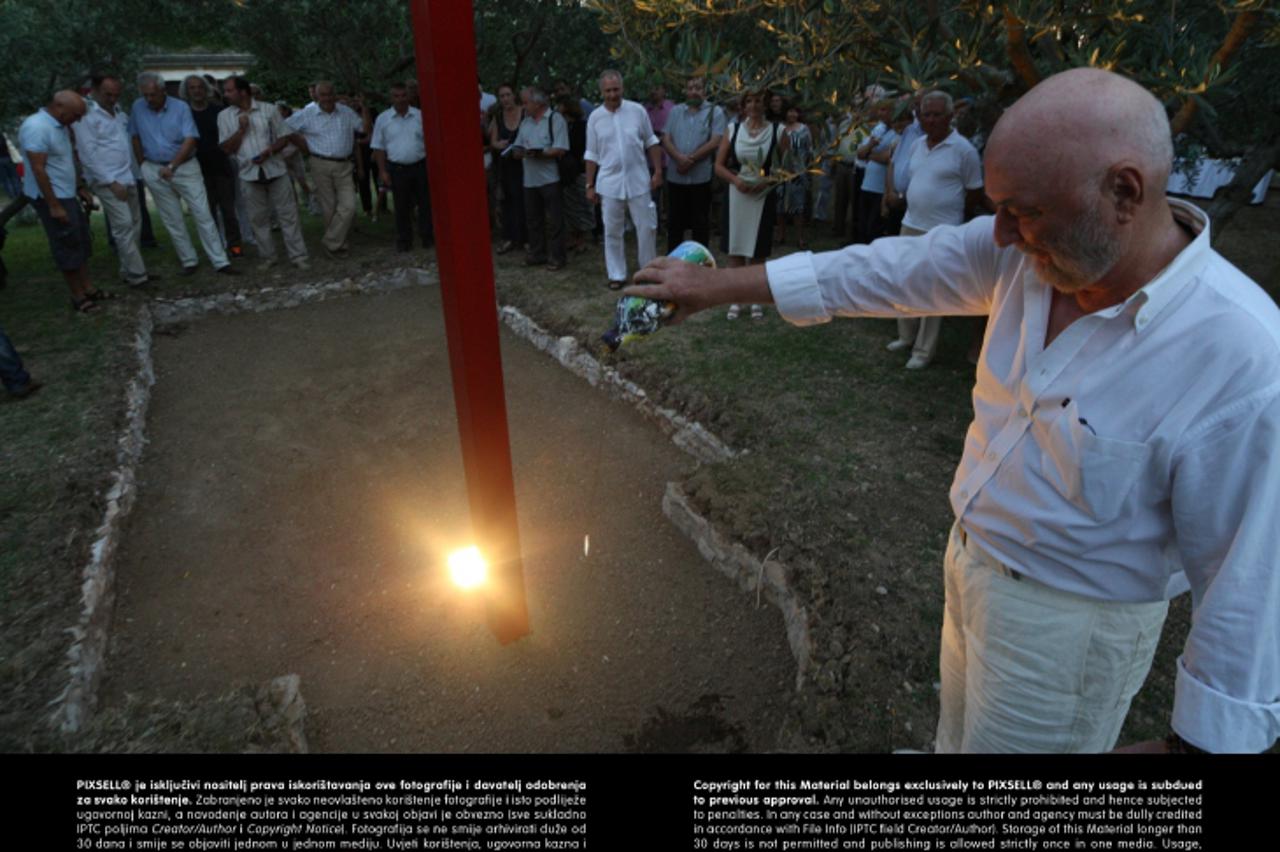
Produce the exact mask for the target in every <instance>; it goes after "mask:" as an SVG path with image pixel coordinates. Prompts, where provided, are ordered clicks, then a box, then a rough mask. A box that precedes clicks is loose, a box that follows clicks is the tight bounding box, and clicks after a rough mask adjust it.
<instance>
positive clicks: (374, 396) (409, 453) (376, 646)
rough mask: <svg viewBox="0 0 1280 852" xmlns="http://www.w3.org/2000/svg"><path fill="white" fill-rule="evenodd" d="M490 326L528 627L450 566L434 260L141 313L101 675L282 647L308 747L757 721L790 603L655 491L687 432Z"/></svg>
mask: <svg viewBox="0 0 1280 852" xmlns="http://www.w3.org/2000/svg"><path fill="white" fill-rule="evenodd" d="M503 351H504V369H505V384H506V392H507V399H508V407H509V415H510V424H511V433H512V452H513V456H514V465H515V478H516V486H517V501H518V508H519V512H520V522H521V529H520V532H521V538H522V546H523V552H524V570H525V578H526V586H527V592H528V601H529V611H530V621H531V624H532V629H533V632H532V635H530V636H528V637H526V638H525V639H522V640H520V641H519V642H517V643H514V644H512V645H510V646H506V647H502V646H499V645H498V643H497V642H496V641H495V640H494V639H493V637H492V636H491V634H490V633H489V632H488V630H487V628H486V626H485V622H484V618H483V613H482V607H481V605H480V603H479V601H478V599H477V598H475V597H474V596H469V595H467V594H465V593H462V592H460V591H458V590H456V589H455V588H454V587H453V586H452V585H451V583H450V582H449V581H448V580H447V578H446V577H445V571H444V568H443V561H444V558H443V557H444V555H445V554H446V553H447V552H448V551H449V550H451V549H452V548H454V547H456V546H459V545H461V544H463V543H465V540H466V538H467V533H466V530H467V528H468V524H469V520H468V513H467V508H466V507H467V503H466V492H465V483H464V480H463V474H462V465H461V460H460V457H459V450H458V431H457V423H456V419H455V415H454V403H453V396H452V390H451V385H450V376H449V366H448V354H447V347H446V343H445V336H444V329H443V323H442V317H441V309H440V297H439V291H438V289H437V288H435V287H428V288H414V289H412V290H408V291H401V292H397V293H392V294H389V295H383V296H365V297H359V298H351V299H340V300H337V301H333V302H328V303H324V304H320V305H312V306H307V307H302V308H297V309H293V310H286V311H275V312H269V313H263V314H256V315H250V316H240V317H232V318H211V319H208V320H203V321H200V322H198V323H194V324H192V325H190V326H187V327H182V328H179V329H177V330H176V333H173V334H168V335H165V334H157V336H156V340H155V346H154V353H153V355H154V359H155V364H156V374H157V382H156V386H155V388H154V391H153V393H154V396H153V399H152V403H151V409H150V412H149V417H148V437H149V441H150V444H149V446H148V448H147V451H146V454H145V457H144V459H143V462H142V465H141V468H140V470H139V482H140V488H139V497H138V502H137V504H136V506H135V508H134V511H133V514H132V516H131V519H130V521H129V523H128V525H127V529H126V531H125V535H124V536H123V542H122V547H121V551H120V554H119V563H118V581H117V582H118V602H117V607H116V612H115V622H114V629H113V636H112V647H111V652H110V656H109V658H108V671H107V683H106V686H105V688H104V692H103V696H102V700H103V703H104V704H107V705H111V704H114V703H116V702H119V701H120V700H122V698H123V697H124V695H125V694H126V693H135V692H136V693H141V694H145V695H156V696H162V697H166V698H171V699H190V698H193V697H195V696H197V695H199V694H216V693H220V692H223V691H225V690H227V689H229V688H231V687H234V686H237V685H239V684H245V683H249V684H252V683H260V682H263V681H265V680H267V679H269V678H272V677H275V676H278V675H281V674H285V673H290V672H296V673H298V674H299V675H301V677H302V691H303V694H304V696H305V698H306V701H307V704H308V707H309V711H310V712H309V718H308V722H307V730H308V736H309V737H310V745H311V748H312V750H313V751H360V752H363V751H389V752H406V751H428V752H466V751H476V752H545V751H715V752H719V751H765V750H770V749H772V748H774V747H775V746H776V745H777V742H778V739H777V738H778V734H779V730H780V728H781V727H782V725H783V722H784V717H785V715H786V709H787V704H788V700H789V695H790V693H791V691H792V689H793V685H794V681H795V664H794V661H793V660H792V658H791V654H790V651H789V649H788V647H787V644H786V638H785V630H784V627H783V624H782V619H781V617H780V615H779V614H778V613H777V612H776V611H775V610H773V609H772V608H771V607H769V606H768V605H767V604H766V605H765V606H764V607H763V608H761V609H756V607H755V602H754V599H753V598H751V597H750V596H747V595H744V594H742V593H741V592H739V591H738V590H737V588H736V587H735V586H734V585H733V584H732V583H731V582H730V581H729V580H727V579H725V578H723V577H721V576H720V575H718V574H716V573H714V571H713V570H712V569H711V568H710V567H709V566H708V565H707V564H706V563H705V562H704V561H703V559H702V558H701V556H699V554H698V552H697V550H696V549H695V548H694V546H693V545H692V544H691V543H690V542H689V541H688V540H686V539H684V538H683V537H682V536H681V535H680V534H679V533H678V532H677V531H676V530H675V529H674V527H672V526H671V525H670V524H669V522H668V521H667V520H666V518H665V517H664V516H663V514H662V511H661V508H660V501H661V495H662V491H663V488H664V487H665V484H666V482H667V481H668V480H673V479H681V478H683V476H684V475H686V474H687V472H688V469H689V468H690V467H691V462H690V460H689V459H688V458H687V457H686V456H684V455H683V454H681V453H680V452H679V451H678V450H677V449H675V448H674V447H673V446H672V445H671V444H670V442H669V441H668V440H667V439H666V438H665V437H664V436H663V435H662V434H661V433H660V432H659V431H658V429H657V428H656V427H655V426H654V425H653V424H651V423H648V422H647V421H645V420H644V419H643V418H641V417H640V416H639V415H638V414H637V413H636V412H634V411H633V410H632V409H631V408H630V407H629V406H627V405H624V404H622V403H619V402H614V401H611V400H609V399H608V398H607V397H606V396H605V395H604V394H603V393H601V392H599V391H596V390H594V389H592V388H590V387H589V386H588V385H586V384H585V383H584V382H582V380H580V379H578V378H576V377H574V376H572V375H571V374H569V373H568V372H567V371H565V370H563V368H561V367H559V366H558V365H556V364H555V363H554V362H552V361H551V360H550V359H548V358H546V357H545V356H543V355H541V354H540V353H538V352H536V350H534V349H533V348H532V347H530V346H528V345H527V344H524V343H523V342H521V341H519V340H516V339H515V338H513V337H511V336H510V335H509V334H507V333H506V332H505V331H504V333H503ZM588 535H589V536H590V547H589V554H584V537H585V536H588Z"/></svg>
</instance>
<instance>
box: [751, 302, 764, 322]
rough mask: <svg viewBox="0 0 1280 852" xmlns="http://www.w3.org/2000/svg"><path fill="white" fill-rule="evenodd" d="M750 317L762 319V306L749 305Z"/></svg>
mask: <svg viewBox="0 0 1280 852" xmlns="http://www.w3.org/2000/svg"><path fill="white" fill-rule="evenodd" d="M751 318H752V319H754V320H758V319H764V308H762V307H760V306H759V305H752V306H751Z"/></svg>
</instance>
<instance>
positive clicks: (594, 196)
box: [587, 186, 600, 206]
mask: <svg viewBox="0 0 1280 852" xmlns="http://www.w3.org/2000/svg"><path fill="white" fill-rule="evenodd" d="M587 203H588V204H591V205H593V206H594V205H596V204H599V203H600V195H599V194H598V193H597V192H596V188H595V187H594V186H588V187H587Z"/></svg>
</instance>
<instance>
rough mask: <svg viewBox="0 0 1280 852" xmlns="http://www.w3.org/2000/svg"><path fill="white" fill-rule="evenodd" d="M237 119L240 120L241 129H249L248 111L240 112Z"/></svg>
mask: <svg viewBox="0 0 1280 852" xmlns="http://www.w3.org/2000/svg"><path fill="white" fill-rule="evenodd" d="M236 120H237V121H239V122H240V129H241V130H248V129H249V113H247V112H242V113H240V115H239V116H238V117H237V119H236Z"/></svg>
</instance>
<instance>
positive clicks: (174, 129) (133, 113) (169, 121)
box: [129, 97, 200, 165]
mask: <svg viewBox="0 0 1280 852" xmlns="http://www.w3.org/2000/svg"><path fill="white" fill-rule="evenodd" d="M129 132H130V133H132V134H133V135H134V136H136V137H138V141H139V142H141V143H142V157H143V159H145V160H150V161H151V162H153V163H160V164H161V165H168V163H169V161H171V160H172V159H173V158H174V157H176V156H178V151H180V150H182V143H183V142H184V141H186V140H187V139H199V138H200V130H199V129H198V128H197V127H196V120H195V118H194V117H193V116H192V115H191V107H189V106H187V105H186V103H185V102H183V101H180V100H178V99H177V98H169V97H166V98H165V99H164V106H162V107H161V108H160V109H159V110H154V109H152V108H151V107H149V106H147V101H146V99H145V98H138V99H137V100H136V101H134V102H133V109H131V110H130V111H129Z"/></svg>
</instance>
